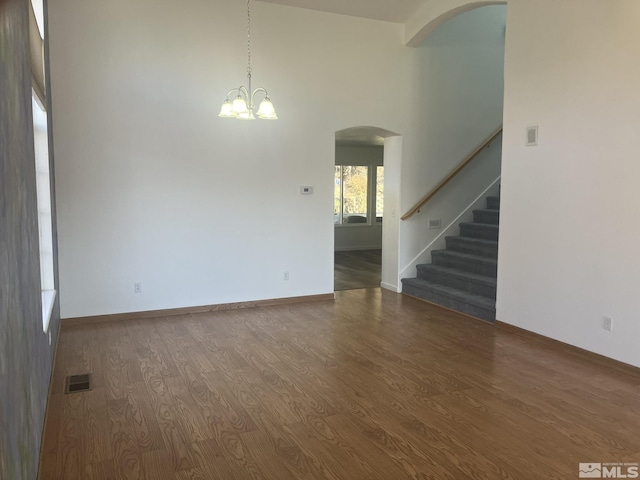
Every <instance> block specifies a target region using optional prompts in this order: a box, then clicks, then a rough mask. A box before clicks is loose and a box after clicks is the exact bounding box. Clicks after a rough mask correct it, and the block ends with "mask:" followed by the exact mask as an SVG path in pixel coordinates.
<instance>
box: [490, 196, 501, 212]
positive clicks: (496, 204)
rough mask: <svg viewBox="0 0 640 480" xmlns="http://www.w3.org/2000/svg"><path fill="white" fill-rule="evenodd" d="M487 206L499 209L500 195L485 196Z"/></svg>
mask: <svg viewBox="0 0 640 480" xmlns="http://www.w3.org/2000/svg"><path fill="white" fill-rule="evenodd" d="M487 208H491V209H493V210H500V197H487Z"/></svg>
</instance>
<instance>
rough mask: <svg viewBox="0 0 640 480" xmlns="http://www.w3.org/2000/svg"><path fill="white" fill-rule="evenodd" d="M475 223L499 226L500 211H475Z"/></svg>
mask: <svg viewBox="0 0 640 480" xmlns="http://www.w3.org/2000/svg"><path fill="white" fill-rule="evenodd" d="M473 221H474V222H476V223H490V224H491V225H498V224H499V223H500V210H495V211H489V212H487V211H475V212H473Z"/></svg>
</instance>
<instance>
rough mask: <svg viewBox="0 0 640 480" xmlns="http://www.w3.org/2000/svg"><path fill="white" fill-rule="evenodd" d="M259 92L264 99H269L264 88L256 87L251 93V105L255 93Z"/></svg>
mask: <svg viewBox="0 0 640 480" xmlns="http://www.w3.org/2000/svg"><path fill="white" fill-rule="evenodd" d="M259 92H262V93H264V98H269V94H268V93H267V89H266V88H262V87H258V88H256V89H255V90H254V91H253V92H252V93H251V104H252V105H254V103H253V98H254V97H255V96H256V93H259Z"/></svg>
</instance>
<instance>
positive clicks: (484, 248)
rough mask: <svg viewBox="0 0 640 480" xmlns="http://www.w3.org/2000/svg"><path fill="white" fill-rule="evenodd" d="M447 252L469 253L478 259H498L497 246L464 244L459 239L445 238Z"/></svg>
mask: <svg viewBox="0 0 640 480" xmlns="http://www.w3.org/2000/svg"><path fill="white" fill-rule="evenodd" d="M446 242H447V250H451V251H453V252H460V253H469V254H471V255H478V256H480V257H487V258H498V245H476V244H474V243H469V242H465V241H464V239H461V238H460V237H447V238H446Z"/></svg>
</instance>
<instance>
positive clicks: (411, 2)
mask: <svg viewBox="0 0 640 480" xmlns="http://www.w3.org/2000/svg"><path fill="white" fill-rule="evenodd" d="M260 1H263V2H267V3H277V4H280V5H289V6H292V7H300V8H307V9H309V10H318V11H321V12H330V13H338V14H341V15H351V16H354V17H362V18H371V19H374V20H384V21H387V22H397V23H406V21H407V20H408V19H409V18H410V17H411V15H412V14H413V13H415V12H416V10H418V7H419V6H420V5H422V4H423V3H425V2H426V0H260Z"/></svg>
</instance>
